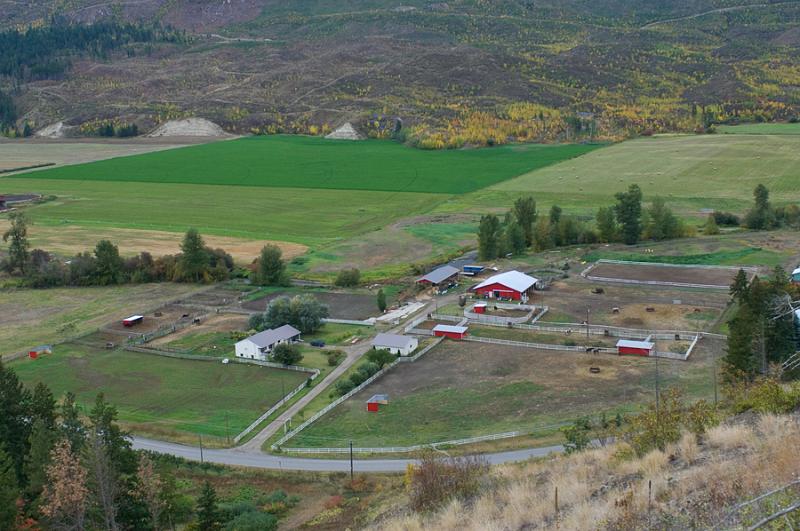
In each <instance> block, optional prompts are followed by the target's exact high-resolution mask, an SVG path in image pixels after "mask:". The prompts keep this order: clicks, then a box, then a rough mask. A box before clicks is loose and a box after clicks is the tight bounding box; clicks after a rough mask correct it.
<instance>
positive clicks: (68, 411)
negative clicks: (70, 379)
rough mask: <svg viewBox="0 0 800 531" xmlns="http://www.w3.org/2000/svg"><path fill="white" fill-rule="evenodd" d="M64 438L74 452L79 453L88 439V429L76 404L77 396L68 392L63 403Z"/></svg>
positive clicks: (62, 422)
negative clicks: (86, 438)
mask: <svg viewBox="0 0 800 531" xmlns="http://www.w3.org/2000/svg"><path fill="white" fill-rule="evenodd" d="M60 431H61V435H62V437H64V439H66V440H67V442H69V446H70V449H71V450H72V451H73V452H79V451H80V449H81V447H82V446H83V442H84V439H85V437H86V427H85V426H84V425H83V422H81V419H80V411H79V409H78V406H77V404H75V395H74V394H72V393H71V392H68V393H67V394H66V395H65V396H64V401H63V402H62V403H61V426H60Z"/></svg>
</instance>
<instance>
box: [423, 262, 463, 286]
mask: <svg viewBox="0 0 800 531" xmlns="http://www.w3.org/2000/svg"><path fill="white" fill-rule="evenodd" d="M459 273H460V270H459V269H458V268H457V267H453V266H449V265H446V266H442V267H440V268H438V269H434V270H433V271H431V272H430V273H428V274H427V275H425V276H422V277H420V278H418V279H417V282H423V283H425V284H432V285H434V286H437V285H439V284H441V283H442V282H444V281H445V280H449V279H451V278H453V277H454V276H456V275H458V274H459Z"/></svg>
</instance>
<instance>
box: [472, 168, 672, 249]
mask: <svg viewBox="0 0 800 531" xmlns="http://www.w3.org/2000/svg"><path fill="white" fill-rule="evenodd" d="M614 197H615V199H616V204H614V205H612V206H607V207H600V208H599V209H598V211H597V215H596V216H595V225H594V227H592V226H590V225H589V224H588V223H586V222H585V221H583V220H581V219H579V218H577V217H575V216H571V215H567V214H564V212H563V210H562V209H561V207H559V206H558V205H553V206H552V207H551V208H550V211H549V213H548V215H546V216H545V215H539V212H538V211H537V207H536V200H535V199H534V198H533V197H531V196H529V197H522V198H518V199H517V200H516V201H515V202H514V206H513V208H512V209H511V210H510V211H509V212H507V213H506V215H505V217H504V218H503V219H502V220H501V219H500V218H498V217H497V216H496V215H494V214H488V215H485V216H482V217H481V220H480V224H479V226H478V256H479V258H480V259H481V260H493V259H495V258H501V257H504V256H507V255H509V254H522V253H524V252H525V251H526V250H527V249H528V248H532V249H534V250H536V251H543V250H546V249H551V248H553V247H562V246H567V245H575V244H591V243H598V242H624V243H626V244H628V245H633V244H636V243H638V242H639V241H640V240H641V239H643V238H644V239H648V240H667V239H673V238H679V237H682V236H684V235H686V233H687V229H686V227H685V226H684V224H683V222H682V221H681V220H680V219H679V218H678V217H677V216H676V215H675V214H674V213H673V212H672V209H670V208H669V206H668V205H667V203H666V201H665V200H664V199H663V198H661V197H655V198H653V200H652V201H651V203H650V206H649V207H648V208H643V207H642V190H641V188H640V187H639V186H638V185H636V184H634V185H631V186H630V187H629V188H628V190H627V191H625V192H619V193H617V194H616V195H615V196H614Z"/></svg>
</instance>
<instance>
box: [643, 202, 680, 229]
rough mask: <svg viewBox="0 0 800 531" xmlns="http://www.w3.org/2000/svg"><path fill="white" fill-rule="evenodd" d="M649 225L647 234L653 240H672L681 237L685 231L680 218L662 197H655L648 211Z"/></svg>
mask: <svg viewBox="0 0 800 531" xmlns="http://www.w3.org/2000/svg"><path fill="white" fill-rule="evenodd" d="M647 214H648V216H647V227H646V229H645V234H646V235H647V237H648V238H650V239H653V240H670V239H674V238H679V237H680V236H681V233H682V232H683V227H682V226H681V222H680V220H679V219H678V218H677V217H676V216H675V214H673V213H672V210H671V209H670V208H669V207H668V206H667V203H666V201H664V199H663V198H661V197H656V198H655V199H653V202H652V204H651V205H650V208H649V209H648V211H647Z"/></svg>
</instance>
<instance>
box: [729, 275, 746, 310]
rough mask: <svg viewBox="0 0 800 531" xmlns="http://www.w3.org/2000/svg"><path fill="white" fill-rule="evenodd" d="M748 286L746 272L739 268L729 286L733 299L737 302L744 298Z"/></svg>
mask: <svg viewBox="0 0 800 531" xmlns="http://www.w3.org/2000/svg"><path fill="white" fill-rule="evenodd" d="M748 286H749V282H748V281H747V273H745V271H744V269H740V270H739V271H738V272H737V273H736V276H735V277H734V278H733V283H732V284H731V288H730V294H731V297H733V300H735V301H737V302H741V301H742V300H744V299H745V298H746V297H747V291H748Z"/></svg>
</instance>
